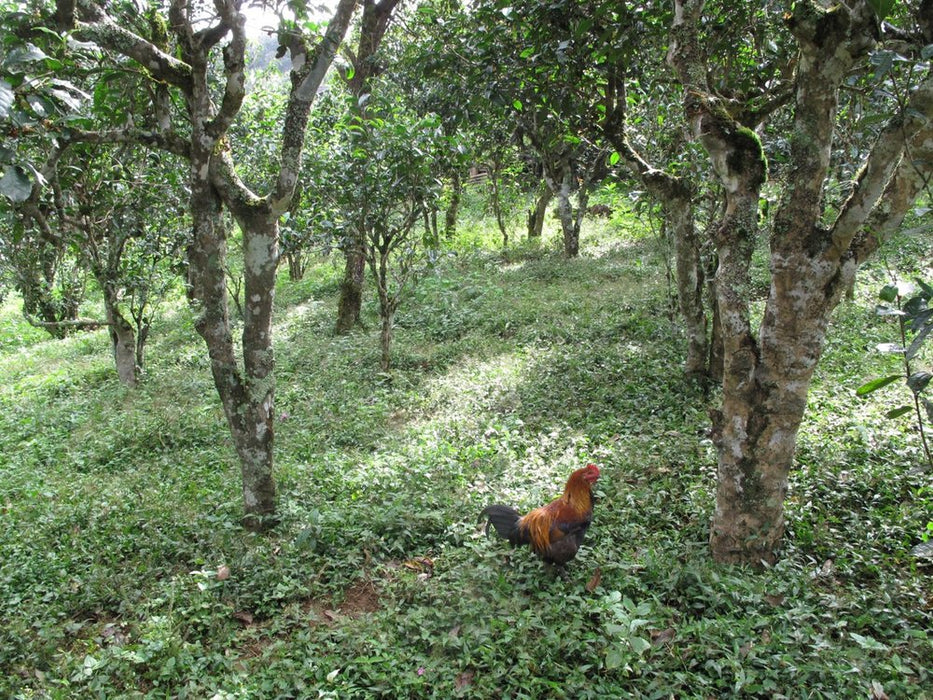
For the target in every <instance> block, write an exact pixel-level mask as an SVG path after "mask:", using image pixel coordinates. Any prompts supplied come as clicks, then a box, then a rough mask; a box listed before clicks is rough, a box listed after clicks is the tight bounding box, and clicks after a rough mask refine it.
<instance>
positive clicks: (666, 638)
mask: <svg viewBox="0 0 933 700" xmlns="http://www.w3.org/2000/svg"><path fill="white" fill-rule="evenodd" d="M650 634H651V646H655V647H659V646H661V645H662V644H667V643H668V642H671V641H673V639H674V636H675V635H676V634H677V632H676V630H675V629H674V628H673V627H668V628H667V629H666V630H651V632H650Z"/></svg>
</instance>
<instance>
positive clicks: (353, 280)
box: [334, 0, 399, 335]
mask: <svg viewBox="0 0 933 700" xmlns="http://www.w3.org/2000/svg"><path fill="white" fill-rule="evenodd" d="M398 3H399V0H378V1H377V0H363V3H362V5H363V15H362V17H361V18H360V34H359V44H358V45H357V50H356V51H355V52H354V53H353V54H352V61H353V75H352V77H351V78H350V80H349V84H348V88H349V90H350V94H352V95H354V96H355V97H356V98H357V100H356V105H357V106H356V108H357V109H358V110H359V116H360V118H361V119H365V118H366V108H365V106H364V105H362V104H360V99H359V98H360V97H362V96H363V95H364V94H366V92H367V91H368V90H369V83H370V80H371V78H372V77H373V75H374V73H375V72H376V70H377V68H378V67H379V66H378V63H377V59H376V52H377V51H378V49H379V45H380V44H381V43H382V39H383V37H384V36H385V32H386V30H387V29H388V26H389V21H390V20H391V18H392V12H393V11H394V10H395V7H396V6H397V5H398ZM360 230H361V231H362V230H363V227H362V226H361V227H360ZM359 235H360V236H362V235H363V234H362V233H360V234H359ZM364 245H365V242H364V241H363V239H362V238H356V237H354V240H352V241H351V242H350V243H349V245H347V246H346V247H345V248H344V250H343V252H344V255H345V256H346V258H347V260H346V264H345V266H344V271H343V281H342V282H341V283H340V299H339V301H338V302H337V322H336V324H335V326H334V332H335V333H337V334H338V335H345V334H347V333H349V332H350V331H351V330H352V329H353V328H355V327H356V326H357V325H359V323H360V312H361V311H362V308H363V280H364V279H365V277H366V257H365V253H364V250H363V246H364Z"/></svg>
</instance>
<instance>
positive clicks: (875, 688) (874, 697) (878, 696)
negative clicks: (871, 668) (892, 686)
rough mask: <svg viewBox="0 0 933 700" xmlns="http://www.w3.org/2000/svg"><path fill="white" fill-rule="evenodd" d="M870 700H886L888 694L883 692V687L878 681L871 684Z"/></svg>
mask: <svg viewBox="0 0 933 700" xmlns="http://www.w3.org/2000/svg"><path fill="white" fill-rule="evenodd" d="M871 700H888V694H887V693H886V692H884V686H882V685H881V683H879V682H878V681H872V682H871Z"/></svg>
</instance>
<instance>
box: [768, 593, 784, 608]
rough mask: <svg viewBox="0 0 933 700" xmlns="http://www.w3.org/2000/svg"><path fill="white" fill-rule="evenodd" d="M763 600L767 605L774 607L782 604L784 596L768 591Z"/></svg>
mask: <svg viewBox="0 0 933 700" xmlns="http://www.w3.org/2000/svg"><path fill="white" fill-rule="evenodd" d="M765 600H766V601H767V602H768V604H769V605H772V606H773V607H775V608H776V607H778V606H779V605H783V604H784V596H783V595H780V594H778V595H771V594H769V593H766V594H765Z"/></svg>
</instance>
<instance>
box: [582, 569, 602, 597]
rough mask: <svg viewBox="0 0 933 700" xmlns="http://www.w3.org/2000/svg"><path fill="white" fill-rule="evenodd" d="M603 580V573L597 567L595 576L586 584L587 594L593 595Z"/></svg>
mask: <svg viewBox="0 0 933 700" xmlns="http://www.w3.org/2000/svg"><path fill="white" fill-rule="evenodd" d="M602 580H603V574H602V571H600V569H599V567H598V566H597V567H596V571H594V572H593V575H592V576H591V577H590V580H589V581H587V582H586V592H587V593H592V592H593V591H595V590H596V588H597V587H598V586H599V584H600V582H601V581H602Z"/></svg>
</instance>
